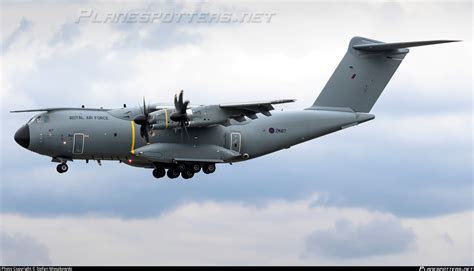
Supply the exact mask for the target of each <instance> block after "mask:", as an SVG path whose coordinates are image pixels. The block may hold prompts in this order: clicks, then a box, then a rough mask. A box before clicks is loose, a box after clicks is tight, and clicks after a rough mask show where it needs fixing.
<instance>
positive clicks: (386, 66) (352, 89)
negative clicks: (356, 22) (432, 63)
mask: <svg viewBox="0 0 474 271" xmlns="http://www.w3.org/2000/svg"><path fill="white" fill-rule="evenodd" d="M446 42H455V41H454V40H433V41H415V42H398V43H383V42H380V41H376V40H371V39H367V38H362V37H354V38H352V40H351V42H350V43H349V48H348V50H347V53H346V55H345V56H344V58H343V59H342V61H341V62H340V63H339V65H338V66H337V68H336V70H335V71H334V73H333V75H332V76H331V78H330V79H329V81H328V82H327V83H326V86H325V87H324V89H323V91H322V92H321V94H320V95H319V96H318V98H317V99H316V101H315V102H314V104H313V106H312V107H311V108H313V109H316V108H333V107H337V108H346V109H351V110H353V111H356V112H367V113H368V112H369V111H370V110H371V109H372V107H373V106H374V104H375V102H376V101H377V99H378V98H379V96H380V94H382V91H383V90H384V88H385V86H386V85H387V84H388V81H390V78H392V75H393V74H394V73H395V71H396V70H397V68H398V66H399V65H400V63H401V62H402V60H403V58H404V57H405V55H406V54H407V53H408V52H409V50H408V49H407V47H415V46H423V45H431V44H438V43H446Z"/></svg>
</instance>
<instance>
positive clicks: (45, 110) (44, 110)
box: [10, 107, 110, 113]
mask: <svg viewBox="0 0 474 271" xmlns="http://www.w3.org/2000/svg"><path fill="white" fill-rule="evenodd" d="M60 110H82V111H97V110H99V111H107V110H110V109H104V108H82V107H49V108H38V109H26V110H13V111H10V113H25V112H51V111H60Z"/></svg>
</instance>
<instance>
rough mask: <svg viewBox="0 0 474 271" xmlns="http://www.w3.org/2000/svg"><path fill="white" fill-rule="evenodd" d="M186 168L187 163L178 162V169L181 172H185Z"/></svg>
mask: <svg viewBox="0 0 474 271" xmlns="http://www.w3.org/2000/svg"><path fill="white" fill-rule="evenodd" d="M185 170H186V165H185V164H178V171H179V172H184V171H185Z"/></svg>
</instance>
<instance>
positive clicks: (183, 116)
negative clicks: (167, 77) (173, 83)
mask: <svg viewBox="0 0 474 271" xmlns="http://www.w3.org/2000/svg"><path fill="white" fill-rule="evenodd" d="M188 105H189V101H188V100H186V101H183V90H181V91H180V92H179V95H178V94H176V95H174V107H175V111H174V112H173V113H171V115H170V119H171V120H172V121H175V122H179V124H180V127H181V139H182V138H183V130H184V131H186V134H187V135H188V137H189V133H188V130H187V129H186V126H187V125H188V123H189V120H190V118H189V116H188V113H186V110H187V109H188Z"/></svg>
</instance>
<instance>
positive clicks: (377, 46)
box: [352, 40, 459, 52]
mask: <svg viewBox="0 0 474 271" xmlns="http://www.w3.org/2000/svg"><path fill="white" fill-rule="evenodd" d="M458 41H459V40H427V41H409V42H393V43H367V44H356V45H353V46H352V48H354V49H356V50H360V51H366V52H382V51H391V50H396V49H402V48H408V47H416V46H425V45H433V44H440V43H448V42H458Z"/></svg>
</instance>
